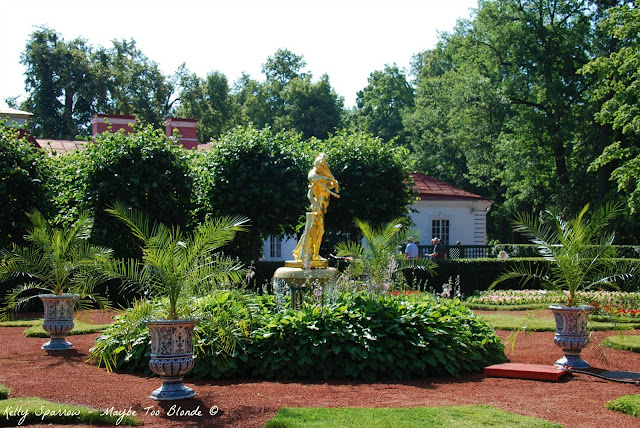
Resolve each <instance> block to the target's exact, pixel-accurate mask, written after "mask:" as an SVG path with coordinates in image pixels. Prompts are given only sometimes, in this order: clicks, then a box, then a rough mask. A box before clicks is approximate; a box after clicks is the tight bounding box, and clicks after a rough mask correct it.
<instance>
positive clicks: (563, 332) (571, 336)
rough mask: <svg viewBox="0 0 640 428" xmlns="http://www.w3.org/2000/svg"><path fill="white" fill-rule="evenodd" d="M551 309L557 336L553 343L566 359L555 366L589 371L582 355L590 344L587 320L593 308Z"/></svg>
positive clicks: (563, 307) (562, 307) (550, 307)
mask: <svg viewBox="0 0 640 428" xmlns="http://www.w3.org/2000/svg"><path fill="white" fill-rule="evenodd" d="M549 309H551V311H552V312H553V315H554V316H555V319H556V335H555V337H554V339H553V343H555V344H556V345H557V346H559V347H560V348H562V351H563V352H564V357H562V358H560V359H559V360H558V361H556V363H555V365H556V366H562V367H570V368H574V369H588V368H589V367H590V366H589V363H587V362H586V361H585V360H583V359H582V358H581V357H580V353H581V352H582V349H584V348H585V347H586V346H587V345H588V344H589V342H590V340H589V332H588V330H587V318H588V316H589V314H590V313H591V312H592V311H593V309H594V308H593V306H587V305H581V306H562V305H551V306H549Z"/></svg>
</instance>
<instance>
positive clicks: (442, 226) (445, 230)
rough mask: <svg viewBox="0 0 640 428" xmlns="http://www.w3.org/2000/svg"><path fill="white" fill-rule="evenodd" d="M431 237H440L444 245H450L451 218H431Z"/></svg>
mask: <svg viewBox="0 0 640 428" xmlns="http://www.w3.org/2000/svg"><path fill="white" fill-rule="evenodd" d="M431 237H434V238H435V237H438V238H440V240H441V241H442V243H443V244H444V245H449V220H445V219H434V220H431Z"/></svg>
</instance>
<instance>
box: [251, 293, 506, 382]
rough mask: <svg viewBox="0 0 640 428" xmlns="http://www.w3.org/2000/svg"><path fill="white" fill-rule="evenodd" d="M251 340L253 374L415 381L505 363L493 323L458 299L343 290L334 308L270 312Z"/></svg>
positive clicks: (457, 374) (260, 375)
mask: <svg viewBox="0 0 640 428" xmlns="http://www.w3.org/2000/svg"><path fill="white" fill-rule="evenodd" d="M253 337H254V339H255V340H253V341H251V342H249V343H248V344H247V347H246V349H247V353H248V354H249V356H250V358H249V366H251V372H250V375H251V376H254V377H266V378H278V379H292V378H324V379H329V378H354V379H363V380H369V381H372V380H376V379H378V378H391V379H409V378H415V377H426V376H434V375H435V376H446V375H452V376H459V375H461V374H462V373H465V372H472V371H477V370H481V369H482V368H483V367H485V366H487V365H490V364H494V363H497V362H502V361H504V353H503V346H502V343H501V341H500V339H499V338H498V337H497V336H495V334H494V332H493V330H492V329H491V327H489V326H488V325H487V324H485V323H484V322H483V321H482V320H480V319H479V318H477V317H476V316H475V315H474V314H473V313H472V312H471V311H470V310H469V309H467V308H466V307H465V306H463V305H462V304H461V303H460V302H459V301H457V300H440V299H436V298H432V297H430V296H415V295H411V296H405V297H402V298H397V297H391V296H377V297H369V296H368V295H366V294H362V293H359V294H355V295H342V298H340V299H339V300H338V302H337V303H336V304H334V305H331V306H326V307H324V308H322V307H310V306H309V307H306V308H304V309H303V310H302V311H286V312H281V313H277V312H276V313H269V314H265V315H264V318H263V322H262V325H261V326H260V327H259V328H258V329H257V330H256V331H255V332H254V333H253Z"/></svg>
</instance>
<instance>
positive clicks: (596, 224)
mask: <svg viewBox="0 0 640 428" xmlns="http://www.w3.org/2000/svg"><path fill="white" fill-rule="evenodd" d="M588 210H589V205H588V204H587V205H586V206H585V207H584V208H583V209H582V210H581V211H580V213H579V214H578V215H576V216H575V217H573V218H571V219H570V220H568V221H565V220H563V219H562V218H561V217H560V216H559V215H557V214H555V213H554V212H552V211H547V213H548V214H549V216H550V217H551V219H552V221H551V222H550V223H549V222H543V221H542V220H541V219H540V218H538V217H535V216H533V215H531V214H529V213H521V214H518V215H517V216H516V218H515V221H514V230H516V231H517V232H520V233H522V234H523V235H525V236H527V237H528V238H529V239H530V240H531V241H532V242H533V243H534V244H537V245H538V251H539V253H540V255H541V256H542V257H543V258H545V259H546V260H548V262H549V266H548V269H544V268H542V267H539V268H531V267H529V266H530V265H529V266H527V265H524V264H519V265H516V266H515V267H514V268H513V269H512V270H510V271H509V272H506V273H504V274H502V275H501V276H499V277H498V279H496V280H495V281H494V282H493V284H491V288H493V287H494V286H496V285H497V284H499V283H501V282H503V281H506V280H510V279H519V280H520V283H521V285H522V286H524V285H525V284H526V283H527V282H528V281H530V280H536V281H538V282H539V283H540V284H541V285H542V286H545V287H547V288H551V289H556V290H564V291H565V295H566V296H567V299H566V302H565V303H566V304H556V305H551V306H550V307H549V309H551V311H552V312H553V314H554V316H555V320H556V334H555V338H554V343H555V344H556V345H558V346H559V347H560V348H562V350H563V352H564V357H562V358H560V359H559V360H558V361H556V363H555V364H556V365H558V366H564V367H571V368H576V369H583V368H589V364H588V363H587V362H586V361H584V360H583V359H582V358H581V357H580V354H581V351H582V349H583V348H584V347H586V346H587V345H588V344H589V335H588V331H587V319H588V315H589V314H590V313H591V312H592V311H593V309H594V308H593V306H590V305H584V304H580V303H582V302H580V298H579V295H578V292H579V291H588V290H591V289H604V288H619V287H618V286H617V284H616V281H617V280H620V279H624V278H627V277H629V276H631V275H632V274H633V268H632V267H631V266H630V265H628V264H621V263H617V262H616V260H615V257H616V250H615V248H614V247H613V240H614V237H615V235H614V233H612V232H607V227H608V226H609V225H610V224H611V220H612V219H613V218H614V217H615V216H616V215H617V214H618V213H619V211H620V208H619V206H617V205H611V204H608V205H606V206H604V207H602V208H601V209H599V210H598V211H596V212H595V213H593V214H592V215H591V216H590V217H588V216H587V212H588Z"/></svg>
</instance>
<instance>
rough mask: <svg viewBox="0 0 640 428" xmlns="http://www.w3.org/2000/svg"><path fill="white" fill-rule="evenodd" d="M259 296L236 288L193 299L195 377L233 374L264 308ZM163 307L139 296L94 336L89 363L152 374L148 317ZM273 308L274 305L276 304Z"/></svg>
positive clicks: (190, 300)
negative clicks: (95, 337) (243, 348)
mask: <svg viewBox="0 0 640 428" xmlns="http://www.w3.org/2000/svg"><path fill="white" fill-rule="evenodd" d="M255 299H257V298H256V297H254V296H250V295H249V296H247V295H245V294H243V293H241V292H239V291H237V290H234V291H230V290H214V291H212V292H211V293H208V294H207V295H205V296H202V297H196V298H192V299H189V305H190V307H191V310H192V315H193V316H194V317H197V318H198V323H197V324H196V326H195V331H194V335H195V355H196V360H195V366H194V368H193V370H192V372H191V374H192V376H194V377H195V378H203V377H214V378H219V377H223V376H225V374H226V373H229V374H231V375H232V374H234V373H236V370H237V367H238V365H240V364H242V363H243V361H246V358H247V355H246V353H245V352H243V350H242V345H243V343H244V341H245V340H247V339H248V336H249V335H250V332H251V331H252V330H253V328H255V324H256V323H257V322H258V319H259V318H260V317H259V315H260V314H261V313H262V312H261V311H263V309H260V306H261V304H260V303H258V302H257V301H256V300H255ZM262 299H263V300H264V301H265V302H271V301H272V300H273V299H272V296H264V297H262ZM165 300H166V298H165ZM265 304H266V303H265ZM164 306H166V302H164V303H163V302H161V301H160V299H156V300H154V301H149V300H146V299H145V300H138V301H135V302H134V303H133V305H132V306H131V307H130V308H129V309H127V310H126V311H125V312H123V313H122V314H121V315H119V316H117V317H116V319H115V321H114V322H113V323H112V324H111V325H109V326H108V327H107V328H106V329H105V330H104V332H103V334H102V335H101V336H100V337H98V338H97V339H96V341H95V343H94V346H93V348H91V353H90V355H89V362H91V363H93V364H96V365H98V366H101V367H105V368H106V369H107V370H109V371H111V370H114V369H125V370H128V371H129V372H134V371H140V372H144V373H150V369H149V354H150V353H151V344H150V338H149V330H148V329H147V326H146V325H145V320H148V319H154V318H160V317H161V316H162V315H163V313H164V309H163V307H164ZM269 308H270V309H272V304H269ZM264 312H266V309H264ZM237 344H240V345H241V346H240V349H236V345H237Z"/></svg>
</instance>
